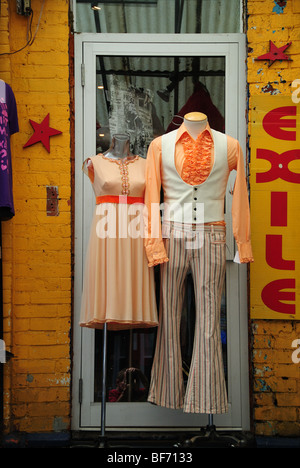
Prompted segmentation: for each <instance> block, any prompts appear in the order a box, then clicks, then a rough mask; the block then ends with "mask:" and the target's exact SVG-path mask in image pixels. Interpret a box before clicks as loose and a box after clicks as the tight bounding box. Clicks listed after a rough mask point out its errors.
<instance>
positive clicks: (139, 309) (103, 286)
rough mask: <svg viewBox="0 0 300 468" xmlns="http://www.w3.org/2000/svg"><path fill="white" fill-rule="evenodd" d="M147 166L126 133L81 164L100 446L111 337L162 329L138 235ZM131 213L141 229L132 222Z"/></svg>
mask: <svg viewBox="0 0 300 468" xmlns="http://www.w3.org/2000/svg"><path fill="white" fill-rule="evenodd" d="M145 165H146V161H145V159H144V158H141V157H140V156H138V155H133V154H132V153H131V152H130V143H129V135H127V134H116V135H114V136H113V138H112V142H111V145H110V147H109V149H108V150H107V151H106V152H105V153H104V154H103V153H99V154H96V155H95V156H91V157H89V158H87V159H86V160H85V161H84V163H83V170H84V172H85V173H86V174H87V175H88V176H89V178H90V181H91V183H92V188H93V191H94V195H95V205H96V206H95V209H94V215H93V218H92V224H91V228H90V237H89V244H88V247H87V252H86V259H85V269H84V277H83V287H82V300H81V311H80V322H79V325H80V326H82V327H87V328H94V329H101V330H103V350H102V351H103V353H102V357H103V362H102V400H101V436H100V442H99V445H100V446H105V444H106V437H105V416H106V378H107V332H108V330H112V331H113V330H130V329H134V328H147V327H156V326H157V325H158V319H157V307H156V298H155V287H154V286H155V285H154V271H153V270H151V269H150V268H149V267H148V263H147V258H146V253H145V251H144V242H143V237H142V235H138V234H139V231H138V228H137V229H136V231H135V230H134V228H135V226H137V227H138V226H142V219H143V218H142V213H143V202H144V191H145ZM86 167H88V171H86ZM132 205H135V206H133V207H132ZM133 214H134V215H135V218H134V220H135V221H137V224H134V223H132V215H133ZM108 225H109V226H108ZM131 225H133V227H132V231H131V230H130V227H131ZM131 232H133V234H135V235H131ZM140 232H142V231H140Z"/></svg>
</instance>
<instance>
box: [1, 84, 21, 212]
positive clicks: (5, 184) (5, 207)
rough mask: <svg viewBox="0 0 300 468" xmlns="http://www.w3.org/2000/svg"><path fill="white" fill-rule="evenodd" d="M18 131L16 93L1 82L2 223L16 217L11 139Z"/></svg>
mask: <svg viewBox="0 0 300 468" xmlns="http://www.w3.org/2000/svg"><path fill="white" fill-rule="evenodd" d="M18 131H19V124H18V113H17V105H16V99H15V96H14V93H13V91H12V89H11V87H10V86H9V85H8V84H7V83H5V81H3V80H0V221H7V220H9V219H11V218H12V217H13V216H14V215H15V209H14V200H13V178H12V161H11V146H10V137H11V135H13V134H14V133H17V132H18Z"/></svg>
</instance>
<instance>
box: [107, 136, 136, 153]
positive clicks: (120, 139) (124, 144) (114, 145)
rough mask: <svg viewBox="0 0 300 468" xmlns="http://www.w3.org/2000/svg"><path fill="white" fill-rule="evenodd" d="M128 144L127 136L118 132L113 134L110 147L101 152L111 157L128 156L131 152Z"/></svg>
mask: <svg viewBox="0 0 300 468" xmlns="http://www.w3.org/2000/svg"><path fill="white" fill-rule="evenodd" d="M129 145H130V142H129V136H128V135H126V134H123V133H118V134H116V135H114V136H113V138H112V142H111V145H110V147H109V148H108V150H107V151H106V152H105V153H103V154H104V156H106V157H107V158H112V159H125V158H130V157H132V156H133V154H132V153H131V152H130V147H129Z"/></svg>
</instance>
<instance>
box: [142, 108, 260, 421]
mask: <svg viewBox="0 0 300 468" xmlns="http://www.w3.org/2000/svg"><path fill="white" fill-rule="evenodd" d="M192 114H195V115H196V117H195V118H196V120H195V121H193V120H189V119H190V114H188V115H186V116H185V119H184V123H183V124H182V125H181V126H180V128H179V129H178V130H175V131H172V132H170V133H167V134H165V135H163V136H162V137H158V138H156V139H155V140H153V141H152V143H151V145H150V147H149V151H148V156H147V171H146V193H145V204H146V207H147V208H148V212H149V213H150V215H149V220H148V236H149V237H148V238H146V239H145V246H146V252H147V257H148V262H149V265H157V264H161V265H160V272H161V284H160V287H161V301H160V311H159V327H158V333H157V341H156V349H155V355H154V361H153V366H152V372H151V382H150V389H149V395H148V401H149V402H151V403H154V404H157V405H160V406H164V407H168V408H173V409H180V408H181V409H183V411H184V412H187V413H205V414H216V413H219V414H221V413H225V412H227V411H228V401H227V394H226V384H225V377H224V370H223V362H222V349H221V348H222V343H221V332H220V305H221V294H222V289H223V284H224V277H225V265H226V226H225V221H224V199H225V191H226V186H227V181H228V176H229V174H230V172H231V171H232V170H236V173H237V175H236V181H235V187H234V192H233V200H232V221H233V233H234V236H235V239H236V243H237V246H238V254H239V261H240V262H241V263H247V262H251V261H253V255H252V248H251V239H250V222H249V219H250V215H249V203H248V195H247V185H246V179H245V170H244V162H243V155H242V151H241V147H240V145H239V142H238V141H237V140H236V139H234V138H232V137H230V136H228V135H225V134H223V133H221V132H217V131H215V130H213V129H211V127H210V125H209V123H208V121H207V117H206V116H205V115H204V116H203V114H199V113H198V112H196V113H192ZM198 115H199V121H198V120H197V118H198ZM192 118H193V117H191V119H192ZM161 187H162V188H163V192H164V214H163V222H162V227H160V226H157V225H156V223H157V219H158V218H159V216H157V213H153V211H152V212H151V208H150V207H151V206H152V207H153V206H156V205H155V204H156V203H159V199H160V189H161ZM153 233H156V234H157V235H156V236H153ZM189 271H191V273H192V276H193V280H194V290H195V303H196V305H195V308H196V319H195V320H196V322H195V333H194V345H193V354H192V359H191V365H190V369H189V375H188V381H187V386H186V388H184V383H183V377H182V359H181V349H180V321H181V314H182V301H183V298H184V291H185V279H186V276H187V273H188V272H189Z"/></svg>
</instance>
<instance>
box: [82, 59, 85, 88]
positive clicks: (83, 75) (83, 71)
mask: <svg viewBox="0 0 300 468" xmlns="http://www.w3.org/2000/svg"><path fill="white" fill-rule="evenodd" d="M81 86H85V65H84V63H82V64H81Z"/></svg>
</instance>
